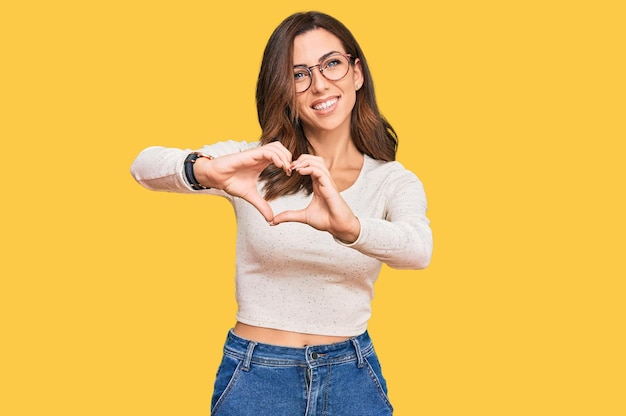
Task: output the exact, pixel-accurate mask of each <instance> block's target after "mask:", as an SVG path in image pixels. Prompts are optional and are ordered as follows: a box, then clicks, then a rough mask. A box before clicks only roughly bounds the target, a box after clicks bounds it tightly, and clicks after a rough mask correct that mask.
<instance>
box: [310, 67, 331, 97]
mask: <svg viewBox="0 0 626 416" xmlns="http://www.w3.org/2000/svg"><path fill="white" fill-rule="evenodd" d="M315 69H317V71H315ZM329 82H330V81H328V80H327V79H326V77H325V76H324V74H322V71H321V69H320V66H319V65H315V66H314V67H312V68H311V88H312V89H314V90H316V91H321V90H324V89H326V88H328V83H329Z"/></svg>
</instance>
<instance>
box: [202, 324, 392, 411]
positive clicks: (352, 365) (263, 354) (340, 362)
mask: <svg viewBox="0 0 626 416" xmlns="http://www.w3.org/2000/svg"><path fill="white" fill-rule="evenodd" d="M392 412H393V408H392V406H391V403H390V402H389V398H388V396H387V384H386V382H385V379H384V378H383V376H382V373H381V368H380V363H379V362H378V357H377V356H376V353H375V351H374V347H373V345H372V341H371V340H370V337H369V335H368V333H367V332H365V333H364V334H362V335H360V336H357V337H354V338H351V339H349V340H347V341H344V342H339V343H336V344H328V345H314V346H307V347H304V348H291V347H280V346H275V345H268V344H262V343H257V342H254V341H248V340H246V339H243V338H241V337H238V336H237V335H235V334H234V333H233V332H232V330H231V331H230V332H229V333H228V337H227V339H226V344H225V345H224V356H223V358H222V363H221V364H220V367H219V370H218V372H217V377H216V379H215V389H214V392H213V399H212V401H211V415H213V416H247V415H250V416H351V415H354V416H369V415H371V416H387V415H391V414H392Z"/></svg>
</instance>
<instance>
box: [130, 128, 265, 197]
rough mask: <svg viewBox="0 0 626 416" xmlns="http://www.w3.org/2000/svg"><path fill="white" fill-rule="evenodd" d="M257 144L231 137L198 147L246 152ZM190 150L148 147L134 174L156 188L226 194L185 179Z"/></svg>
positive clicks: (214, 153) (219, 152) (220, 153)
mask: <svg viewBox="0 0 626 416" xmlns="http://www.w3.org/2000/svg"><path fill="white" fill-rule="evenodd" d="M255 146H257V142H252V143H248V142H237V141H232V140H231V141H225V142H219V143H216V144H213V145H209V146H204V147H202V148H201V149H197V150H196V151H198V152H202V153H206V154H209V155H211V156H213V157H219V156H224V155H226V154H231V153H237V152H242V151H244V150H247V149H250V148H252V147H255ZM190 152H192V150H190V149H177V148H171V147H161V146H152V147H148V148H146V149H144V150H143V151H141V152H140V153H139V155H137V157H136V158H135V160H134V162H133V164H132V166H131V168H130V172H131V175H132V176H133V177H134V178H135V180H136V181H137V182H138V183H139V184H141V185H142V186H143V187H145V188H147V189H150V190H152V191H166V192H179V193H209V194H220V195H223V196H226V193H224V192H222V191H218V190H215V189H208V190H202V191H195V190H193V189H191V186H189V184H188V183H187V180H186V179H185V174H184V167H183V164H184V163H185V158H186V157H187V155H188V154H189V153H190Z"/></svg>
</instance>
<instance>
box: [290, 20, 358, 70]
mask: <svg viewBox="0 0 626 416" xmlns="http://www.w3.org/2000/svg"><path fill="white" fill-rule="evenodd" d="M331 51H337V52H341V53H345V52H346V51H345V50H344V48H343V45H342V44H341V41H340V40H339V38H338V37H337V36H335V35H333V34H332V33H330V32H329V31H327V30H326V29H321V28H318V29H314V30H310V31H308V32H306V33H303V34H301V35H298V36H296V38H295V39H294V41H293V64H294V65H313V64H316V63H317V61H319V59H320V58H321V57H322V56H324V55H326V54H327V53H328V52H331Z"/></svg>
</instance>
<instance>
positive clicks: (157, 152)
mask: <svg viewBox="0 0 626 416" xmlns="http://www.w3.org/2000/svg"><path fill="white" fill-rule="evenodd" d="M201 152H202V153H205V154H207V155H210V156H212V158H211V159H209V158H199V159H197V160H196V162H195V163H194V164H193V165H192V166H193V176H194V177H195V180H196V181H197V182H198V183H199V184H200V185H202V186H205V187H207V188H206V189H202V190H193V189H192V187H191V185H190V184H189V182H188V181H187V176H186V174H185V173H184V163H185V158H186V157H187V156H188V155H189V153H190V151H189V150H180V149H175V148H164V147H149V148H147V149H145V150H144V151H143V152H141V153H140V154H139V156H137V159H135V162H134V163H133V165H132V167H131V173H132V174H133V176H134V178H135V179H136V180H137V182H139V183H140V184H142V185H143V186H144V187H146V188H148V189H151V190H157V191H170V192H183V193H192V192H204V193H212V194H216V195H222V196H226V197H229V196H233V197H240V198H242V199H244V200H246V201H247V202H249V203H250V204H252V205H254V207H255V208H257V209H258V210H259V212H260V213H261V214H262V215H263V217H264V218H265V220H266V221H268V222H270V221H272V219H273V218H274V213H273V212H272V208H271V207H270V205H269V204H268V202H267V201H266V200H265V199H264V198H263V197H262V196H261V195H260V194H259V189H258V180H259V175H260V174H261V172H262V171H263V170H264V169H265V168H266V167H267V166H268V165H270V164H272V163H273V164H274V165H275V166H277V167H280V168H283V170H284V171H285V174H287V175H289V174H291V171H290V170H289V165H290V163H291V153H290V152H289V151H288V150H287V149H286V148H285V147H284V146H283V145H282V144H281V143H279V142H272V143H270V144H267V145H265V146H258V145H256V144H255V145H252V146H248V145H247V143H245V142H241V143H238V142H232V141H231V142H222V143H218V144H216V145H212V146H205V147H203V148H202V149H201Z"/></svg>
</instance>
